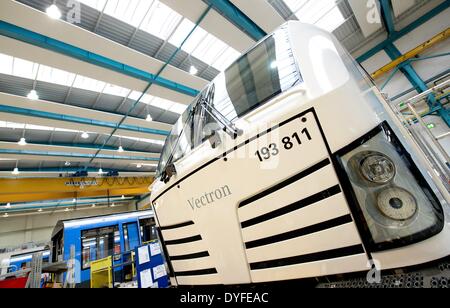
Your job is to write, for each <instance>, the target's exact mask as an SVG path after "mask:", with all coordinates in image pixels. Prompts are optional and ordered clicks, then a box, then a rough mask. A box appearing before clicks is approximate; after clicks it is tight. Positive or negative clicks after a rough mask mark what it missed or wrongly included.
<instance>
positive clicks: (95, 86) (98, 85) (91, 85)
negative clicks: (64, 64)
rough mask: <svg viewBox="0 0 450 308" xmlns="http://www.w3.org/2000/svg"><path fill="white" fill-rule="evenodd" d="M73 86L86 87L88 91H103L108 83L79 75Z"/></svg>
mask: <svg viewBox="0 0 450 308" xmlns="http://www.w3.org/2000/svg"><path fill="white" fill-rule="evenodd" d="M73 86H74V87H75V88H79V89H84V90H88V91H94V92H102V91H103V89H104V88H105V86H106V83H104V82H103V81H99V80H95V79H91V78H88V77H84V76H80V75H77V77H76V79H75V83H74V84H73Z"/></svg>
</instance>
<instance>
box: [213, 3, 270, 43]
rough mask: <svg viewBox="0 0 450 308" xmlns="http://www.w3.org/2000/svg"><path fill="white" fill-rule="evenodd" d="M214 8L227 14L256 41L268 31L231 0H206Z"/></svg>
mask: <svg viewBox="0 0 450 308" xmlns="http://www.w3.org/2000/svg"><path fill="white" fill-rule="evenodd" d="M205 1H206V3H208V4H210V5H212V7H213V9H214V10H216V11H217V12H218V13H219V14H221V15H223V16H225V17H226V18H227V19H228V20H229V21H231V22H232V23H233V24H234V25H235V26H236V27H238V28H239V29H241V30H242V31H244V32H245V33H247V34H248V35H249V36H250V37H251V38H252V39H254V40H255V41H259V40H260V39H262V38H263V37H264V36H266V35H267V33H266V32H265V31H264V30H262V29H261V28H260V27H259V26H258V25H257V24H256V23H255V22H253V21H252V20H251V19H250V18H249V17H248V16H247V15H245V14H244V13H243V12H242V11H241V10H240V9H238V8H237V7H236V6H235V5H234V4H233V3H231V2H230V1H229V0H205Z"/></svg>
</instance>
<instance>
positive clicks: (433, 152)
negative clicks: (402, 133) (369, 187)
mask: <svg viewBox="0 0 450 308" xmlns="http://www.w3.org/2000/svg"><path fill="white" fill-rule="evenodd" d="M448 88H450V80H447V81H445V82H443V83H441V84H438V85H436V86H435V87H433V88H431V89H429V90H428V91H425V92H423V93H420V94H419V95H416V96H414V97H412V98H410V99H408V100H407V101H406V102H403V103H401V104H400V105H398V106H397V108H393V109H394V110H395V111H396V113H397V115H398V116H399V118H400V120H401V121H402V122H403V124H404V126H405V127H406V129H407V130H408V131H409V133H410V134H411V136H412V137H413V139H414V140H415V142H416V143H417V145H418V146H419V147H420V149H421V150H422V152H423V153H424V154H425V156H426V157H427V159H428V161H429V162H430V163H431V164H432V165H433V168H434V169H435V171H436V174H437V175H438V177H439V179H440V180H441V182H442V184H443V185H444V187H445V188H446V189H447V191H450V156H449V152H448V150H449V149H445V148H444V147H443V145H442V144H441V142H440V140H443V139H444V138H447V137H449V136H450V129H449V130H447V132H445V133H443V134H441V135H439V136H435V135H434V134H433V132H432V131H431V128H430V127H429V125H428V124H427V123H425V121H424V120H423V116H422V115H421V114H420V113H419V112H418V111H417V104H418V103H420V102H424V101H425V100H426V99H427V98H428V97H429V96H430V95H434V94H436V93H438V92H444V91H445V90H446V89H448ZM447 94H448V93H447ZM405 110H408V111H409V114H408V115H405V112H404V111H405ZM402 111H403V112H402ZM425 114H430V113H425Z"/></svg>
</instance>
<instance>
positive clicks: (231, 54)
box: [212, 47, 241, 71]
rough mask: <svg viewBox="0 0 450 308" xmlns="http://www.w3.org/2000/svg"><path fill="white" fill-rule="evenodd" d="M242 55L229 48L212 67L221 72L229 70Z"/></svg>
mask: <svg viewBox="0 0 450 308" xmlns="http://www.w3.org/2000/svg"><path fill="white" fill-rule="evenodd" d="M240 55H241V54H240V53H239V52H238V51H236V50H235V49H234V48H232V47H228V49H227V50H225V51H224V52H223V53H222V54H221V55H220V56H219V57H218V58H217V59H216V60H215V61H214V63H212V66H213V67H215V68H217V69H218V70H220V71H224V70H225V69H227V68H228V66H230V65H231V64H232V63H233V62H234V61H235V60H236V59H237V58H239V56H240Z"/></svg>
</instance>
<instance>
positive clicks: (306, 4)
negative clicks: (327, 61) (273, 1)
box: [284, 0, 345, 32]
mask: <svg viewBox="0 0 450 308" xmlns="http://www.w3.org/2000/svg"><path fill="white" fill-rule="evenodd" d="M284 2H285V3H286V4H287V5H288V6H289V8H290V9H291V10H292V11H293V12H294V13H295V15H296V16H297V18H298V19H299V20H300V21H301V22H304V23H309V24H314V25H317V26H318V27H321V28H323V29H325V30H327V31H330V32H331V31H333V30H335V29H336V28H337V27H339V26H340V25H341V24H342V23H343V22H344V21H345V18H344V16H343V15H342V13H341V11H340V10H339V8H338V7H337V1H336V0H315V1H312V0H284Z"/></svg>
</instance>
